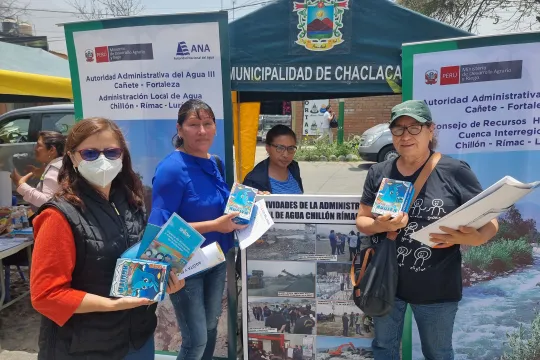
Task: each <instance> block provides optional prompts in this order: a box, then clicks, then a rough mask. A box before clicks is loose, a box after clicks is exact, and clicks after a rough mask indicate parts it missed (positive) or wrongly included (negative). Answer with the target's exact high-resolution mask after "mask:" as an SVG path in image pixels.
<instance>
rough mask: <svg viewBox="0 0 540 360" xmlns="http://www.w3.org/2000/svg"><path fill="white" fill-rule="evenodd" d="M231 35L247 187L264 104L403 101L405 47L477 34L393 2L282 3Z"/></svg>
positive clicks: (243, 21) (238, 138)
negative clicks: (371, 98) (370, 98)
mask: <svg viewBox="0 0 540 360" xmlns="http://www.w3.org/2000/svg"><path fill="white" fill-rule="evenodd" d="M229 31H230V48H231V50H230V51H231V52H230V53H231V66H232V69H231V81H232V84H231V85H232V89H233V90H234V91H236V92H237V97H236V100H237V103H236V106H234V109H235V114H234V115H235V117H234V118H235V122H238V123H235V125H236V126H235V129H237V131H235V144H236V145H237V154H236V155H237V161H239V164H237V165H238V169H241V171H239V174H238V180H240V181H241V180H242V179H243V177H244V176H245V175H246V173H247V171H249V170H250V169H251V168H252V166H253V159H254V152H255V145H256V131H257V122H258V116H259V109H260V103H259V102H260V101H264V100H311V99H318V98H319V99H322V98H326V99H328V98H349V97H362V96H374V95H389V94H399V93H401V45H402V44H403V43H409V42H418V41H428V40H436V39H443V38H452V37H463V36H470V35H472V34H469V33H467V32H465V31H463V30H460V29H456V28H454V27H451V26H449V25H446V24H443V23H441V22H438V21H436V20H433V19H431V18H428V17H426V16H423V15H421V14H418V13H415V12H413V11H411V10H408V9H406V8H403V7H401V6H399V5H396V4H395V3H394V2H391V1H388V0H297V1H295V0H278V1H276V2H274V3H271V4H269V5H267V6H265V7H263V8H261V9H259V10H257V11H255V12H253V13H251V14H249V15H247V16H245V17H243V18H240V19H238V20H236V21H234V22H232V23H231V24H230V27H229ZM240 147H241V148H242V152H241V153H240V152H239V148H240ZM242 155H243V156H242Z"/></svg>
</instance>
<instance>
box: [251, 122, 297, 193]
mask: <svg viewBox="0 0 540 360" xmlns="http://www.w3.org/2000/svg"><path fill="white" fill-rule="evenodd" d="M296 149H297V147H296V134H295V133H294V131H292V130H291V128H289V127H288V126H285V125H276V126H274V127H273V128H271V129H270V130H269V131H268V133H267V134H266V152H267V153H268V158H266V159H265V160H263V161H261V162H260V163H258V164H257V165H256V166H255V167H254V168H253V170H251V171H250V172H249V173H248V174H247V175H246V177H245V179H244V181H243V184H244V185H246V186H250V187H253V188H255V189H257V190H259V191H260V192H262V193H263V194H303V193H304V188H303V186H302V178H301V177H300V167H299V166H298V163H297V162H296V161H294V160H293V158H294V154H295V153H296Z"/></svg>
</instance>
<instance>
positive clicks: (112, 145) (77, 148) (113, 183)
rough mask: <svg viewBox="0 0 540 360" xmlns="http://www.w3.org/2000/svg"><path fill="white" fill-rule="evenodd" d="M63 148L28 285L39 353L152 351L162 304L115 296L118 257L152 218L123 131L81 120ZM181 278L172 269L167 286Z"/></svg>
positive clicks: (121, 355)
mask: <svg viewBox="0 0 540 360" xmlns="http://www.w3.org/2000/svg"><path fill="white" fill-rule="evenodd" d="M65 151H66V155H64V158H63V163H62V168H61V169H60V172H59V174H58V183H59V186H60V190H59V192H58V193H57V194H56V195H55V196H54V197H53V199H52V200H51V201H49V202H47V203H45V204H44V205H43V206H42V207H41V208H40V209H39V210H38V212H37V213H36V217H35V219H34V220H33V225H34V236H35V248H34V253H33V257H32V260H33V262H32V271H31V273H30V293H31V300H32V305H33V307H34V308H35V309H36V310H37V311H38V312H39V313H41V314H42V315H43V317H42V321H41V327H40V334H39V355H38V358H39V359H40V360H57V359H95V360H100V359H103V360H108V359H126V360H143V359H144V360H146V359H154V330H155V328H156V324H157V320H156V315H155V310H156V305H155V304H154V303H152V302H151V301H150V300H146V299H140V298H134V297H126V298H119V299H111V298H109V291H110V289H111V285H112V280H113V275H114V270H115V266H116V260H117V259H118V258H119V257H120V255H121V254H122V253H123V252H124V251H126V250H127V249H128V248H129V247H130V246H131V245H133V244H135V243H136V242H138V241H139V240H140V237H141V235H142V233H143V231H144V228H145V226H146V220H145V218H146V216H145V211H144V207H143V188H142V183H141V180H140V179H139V177H138V176H137V174H136V173H135V172H134V171H133V169H132V167H131V157H130V154H129V151H128V149H127V145H126V141H125V139H124V136H123V135H122V132H121V131H120V129H119V128H118V126H117V125H116V124H115V123H113V122H112V121H110V120H106V119H102V118H92V119H87V120H82V121H80V122H79V123H77V124H76V125H75V126H74V127H73V128H72V129H71V131H70V132H69V135H68V137H67V141H66V146H65ZM183 285H184V284H183V281H179V280H178V278H177V277H176V275H175V274H174V273H173V272H171V274H170V278H169V284H168V287H167V292H168V293H173V292H176V291H178V290H180V289H181V288H182V287H183Z"/></svg>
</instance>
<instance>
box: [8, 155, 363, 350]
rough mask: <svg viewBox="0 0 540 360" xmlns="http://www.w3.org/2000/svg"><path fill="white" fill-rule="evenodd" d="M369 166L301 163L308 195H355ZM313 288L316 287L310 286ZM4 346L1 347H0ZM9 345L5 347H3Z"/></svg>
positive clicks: (348, 163)
mask: <svg viewBox="0 0 540 360" xmlns="http://www.w3.org/2000/svg"><path fill="white" fill-rule="evenodd" d="M266 156H267V155H266V150H265V148H264V146H258V147H257V151H256V155H255V164H256V163H258V162H259V161H261V160H264V159H265V158H266ZM370 165H371V164H370V163H361V162H301V163H300V172H301V176H302V182H303V184H304V191H305V193H306V194H321V195H356V194H360V193H361V192H362V186H363V184H364V180H365V177H366V174H367V170H368V169H369V166H370ZM310 287H311V288H312V287H313V285H311V286H310ZM0 345H1V344H0ZM6 345H7V344H4V347H5V346H6ZM36 359H37V354H30V353H27V352H19V351H7V350H4V351H2V350H1V347H0V360H36Z"/></svg>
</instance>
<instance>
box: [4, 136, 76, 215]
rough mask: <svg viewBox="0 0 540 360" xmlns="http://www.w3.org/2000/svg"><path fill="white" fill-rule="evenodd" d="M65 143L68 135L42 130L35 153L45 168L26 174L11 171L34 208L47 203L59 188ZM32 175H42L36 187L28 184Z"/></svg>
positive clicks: (22, 193)
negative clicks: (59, 172)
mask: <svg viewBox="0 0 540 360" xmlns="http://www.w3.org/2000/svg"><path fill="white" fill-rule="evenodd" d="M65 144H66V137H65V136H64V135H62V134H61V133H59V132H55V131H42V132H40V133H39V137H38V140H37V143H36V147H35V149H34V153H35V157H36V160H37V161H38V162H40V163H41V164H43V167H44V169H38V168H33V170H32V171H31V172H29V173H28V174H26V175H24V176H21V175H20V174H19V173H18V172H17V169H15V170H13V172H12V173H11V179H12V180H13V183H14V184H15V186H17V192H18V193H19V194H21V195H22V196H23V199H24V200H25V201H26V202H28V203H29V204H31V205H32V206H33V207H34V210H36V209H37V208H38V207H40V206H41V205H43V204H44V203H46V202H47V201H48V200H49V199H50V198H52V196H53V195H54V193H55V192H56V191H57V190H59V186H58V171H60V167H62V157H63V156H64V146H65ZM32 176H35V177H38V176H40V177H41V178H40V181H39V183H38V184H37V186H36V187H35V188H34V187H32V186H30V185H28V184H27V182H28V180H30V178H31V177H32Z"/></svg>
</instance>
